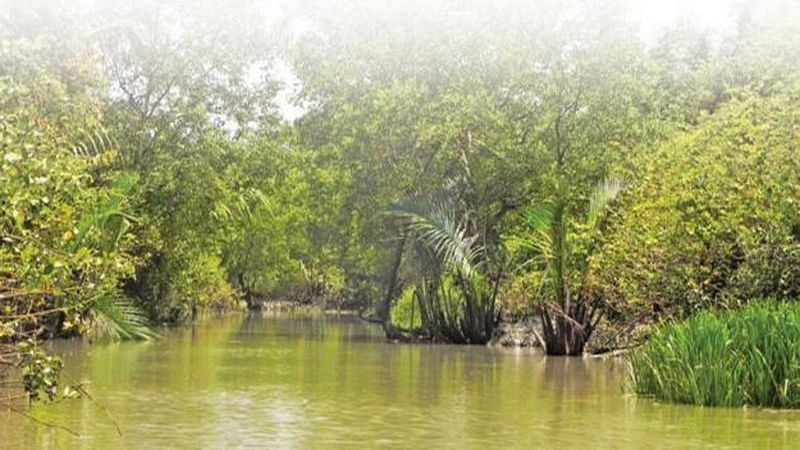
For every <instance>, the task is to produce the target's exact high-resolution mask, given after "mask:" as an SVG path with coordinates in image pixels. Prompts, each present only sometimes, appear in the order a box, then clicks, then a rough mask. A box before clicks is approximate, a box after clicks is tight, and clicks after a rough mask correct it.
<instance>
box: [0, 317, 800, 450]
mask: <svg viewBox="0 0 800 450" xmlns="http://www.w3.org/2000/svg"><path fill="white" fill-rule="evenodd" d="M57 350H58V351H59V352H62V353H63V355H64V358H65V362H66V365H67V369H66V370H67V372H68V373H69V374H70V376H71V377H72V378H75V379H76V380H81V381H88V382H89V389H90V391H91V393H92V394H93V395H94V397H95V398H96V399H97V401H98V402H99V403H100V404H102V405H103V406H105V407H106V408H107V410H108V411H109V412H110V413H111V415H112V416H113V417H114V418H115V420H116V421H117V422H118V423H119V426H120V427H121V429H122V431H123V435H122V436H118V435H117V432H116V429H115V427H114V424H113V423H112V422H111V421H110V420H109V419H108V418H107V416H106V414H105V413H104V412H103V410H102V409H101V408H99V407H98V406H97V405H96V404H94V403H93V402H91V401H87V400H85V399H84V400H70V401H65V402H61V403H58V404H55V405H36V406H34V407H33V408H32V410H31V413H32V414H33V415H35V416H36V417H39V418H41V419H44V420H48V421H54V422H58V423H60V424H63V425H65V426H68V427H69V428H71V429H73V430H76V431H77V432H79V433H80V434H81V437H80V438H75V437H72V436H70V435H69V434H67V433H65V432H63V431H55V430H52V429H48V428H46V427H42V426H40V425H36V424H35V423H32V422H30V421H28V420H27V419H25V418H23V417H21V416H19V415H17V414H13V413H9V412H7V411H0V448H10V449H15V448H59V449H61V448H137V449H139V448H201V447H202V448H230V447H234V448H236V447H246V448H249V447H252V448H309V447H311V448H321V447H325V448H329V447H337V448H352V447H366V448H371V447H376V446H386V447H396V448H430V447H439V448H486V447H490V446H499V447H516V448H532V447H533V448H570V449H574V448H698V447H705V448H791V447H793V446H800V413H799V412H787V411H764V410H754V409H714V408H697V407H691V406H678V405H666V404H658V403H656V402H653V401H650V400H646V399H637V398H634V397H631V396H629V395H626V394H625V392H624V389H623V385H624V382H625V369H624V367H623V366H622V364H621V363H620V362H618V361H617V362H607V361H599V360H592V359H582V358H554V357H544V356H542V355H540V354H538V353H536V352H534V351H530V350H521V349H495V348H487V347H482V346H445V345H405V344H389V343H386V342H385V341H384V340H383V336H382V334H381V333H380V331H379V330H378V329H377V328H374V327H372V326H370V325H367V324H364V323H361V322H359V321H358V320H357V319H354V318H350V317H333V316H321V317H313V318H312V317H301V316H291V315H282V316H264V317H261V316H249V317H226V318H220V319H209V320H207V321H205V322H203V323H201V324H200V325H197V326H195V327H193V328H184V329H173V330H169V331H166V332H164V338H163V339H161V340H158V341H155V342H149V343H137V342H124V343H118V344H110V345H93V346H89V345H86V344H84V343H81V342H76V341H73V342H62V343H59V344H58V345H57Z"/></svg>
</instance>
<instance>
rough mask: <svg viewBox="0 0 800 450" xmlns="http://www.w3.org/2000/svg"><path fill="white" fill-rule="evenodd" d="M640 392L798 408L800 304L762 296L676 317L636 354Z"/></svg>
mask: <svg viewBox="0 0 800 450" xmlns="http://www.w3.org/2000/svg"><path fill="white" fill-rule="evenodd" d="M630 365H631V374H632V381H633V389H634V390H635V392H636V393H637V394H640V395H649V396H653V397H655V398H658V399H661V400H666V401H671V402H678V403H689V404H696V405H706V406H742V405H756V406H764V407H781V408H797V407H800V305H798V304H795V303H779V302H776V301H774V300H763V301H756V302H752V303H750V304H749V305H748V306H746V307H744V308H741V309H738V310H733V311H704V312H701V313H698V314H695V315H693V316H691V317H690V318H688V319H687V320H685V321H683V322H672V323H669V324H667V325H666V326H664V327H663V328H661V329H660V330H659V331H658V332H656V333H655V334H654V335H653V336H652V338H651V339H650V340H649V342H647V344H645V345H644V346H643V347H640V348H638V349H636V350H635V351H633V352H632V353H631V355H630Z"/></svg>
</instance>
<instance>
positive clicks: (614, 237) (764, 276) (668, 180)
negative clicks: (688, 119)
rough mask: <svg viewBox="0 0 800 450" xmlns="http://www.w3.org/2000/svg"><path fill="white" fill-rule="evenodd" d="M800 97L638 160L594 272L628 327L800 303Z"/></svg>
mask: <svg viewBox="0 0 800 450" xmlns="http://www.w3.org/2000/svg"><path fill="white" fill-rule="evenodd" d="M798 96H800V88H795V90H789V91H788V92H786V93H784V94H781V95H776V96H775V97H773V98H759V97H753V98H749V97H747V96H744V97H745V98H744V99H742V100H737V101H732V102H730V103H729V104H728V105H727V106H725V107H724V108H722V109H721V110H720V111H719V112H717V113H716V114H715V115H714V116H712V117H711V118H709V119H707V120H706V121H705V123H703V124H702V125H701V126H699V127H698V128H697V129H696V130H694V131H691V132H688V133H684V134H680V135H678V136H676V137H675V138H674V139H671V140H669V141H667V142H665V143H663V144H662V145H658V146H656V147H655V148H650V149H648V150H647V151H646V152H642V153H641V154H640V155H639V156H637V158H640V159H638V160H636V161H634V162H633V164H632V167H635V169H632V170H631V172H630V173H628V174H627V175H626V178H629V179H630V183H629V186H630V188H629V189H628V190H627V191H626V192H625V193H624V194H623V196H622V197H623V198H622V199H621V202H622V203H621V205H620V208H619V211H620V212H619V213H618V215H617V216H616V217H615V218H614V219H613V220H612V225H611V229H612V230H613V231H612V232H611V233H610V234H609V237H608V242H606V244H605V245H604V246H603V248H602V250H601V252H600V253H599V254H597V255H596V258H595V260H594V261H593V264H596V266H597V270H596V271H595V273H596V274H597V279H596V280H595V281H596V282H597V284H598V286H596V287H597V288H598V289H602V290H603V292H604V296H605V297H606V298H608V299H609V301H610V303H612V306H613V309H614V312H615V313H616V314H619V315H621V316H622V319H623V320H627V321H629V322H639V323H641V322H642V321H643V320H644V319H646V318H648V317H650V316H654V317H655V318H658V317H659V316H662V317H674V316H682V317H685V316H686V315H688V314H691V313H693V312H695V311H697V310H699V309H703V308H708V307H720V306H725V307H735V306H738V305H741V304H743V303H746V302H747V300H748V299H751V298H766V297H774V298H777V299H793V298H797V297H798V296H800V209H798V207H797V205H798V202H800V183H798V170H797V168H798V165H800V152H798V151H797V129H798V128H797V127H798V126H799V125H800V115H798V114H797V113H796V112H795V111H794V109H793V108H792V107H791V106H790V105H794V104H796V102H797V100H798V98H800V97H798Z"/></svg>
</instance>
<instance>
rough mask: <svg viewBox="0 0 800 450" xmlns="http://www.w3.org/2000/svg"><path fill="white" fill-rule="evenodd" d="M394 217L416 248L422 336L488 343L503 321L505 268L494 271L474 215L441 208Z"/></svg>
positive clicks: (403, 238) (401, 212) (408, 211)
mask: <svg viewBox="0 0 800 450" xmlns="http://www.w3.org/2000/svg"><path fill="white" fill-rule="evenodd" d="M390 214H391V215H393V216H394V217H397V218H399V219H400V220H401V221H402V223H403V231H402V234H401V242H403V245H405V242H406V240H408V238H411V240H412V241H413V242H414V243H415V244H416V251H415V256H416V258H415V263H416V269H417V270H418V272H419V274H420V276H419V277H418V279H417V283H416V286H415V291H414V295H415V299H416V301H417V304H418V306H419V311H420V317H421V320H422V330H421V334H423V335H425V336H427V337H429V338H430V339H432V340H435V341H439V342H450V343H469V344H482V343H486V342H487V341H488V340H489V339H490V338H491V336H492V332H493V331H494V328H495V326H496V325H497V322H498V319H499V307H498V305H497V302H496V298H497V292H498V287H499V282H500V278H501V277H502V267H501V268H498V269H496V271H494V272H492V260H491V258H490V255H489V252H488V251H487V249H486V247H485V245H483V244H482V243H481V242H480V236H481V234H479V233H477V232H474V231H473V230H474V229H476V228H477V227H476V226H474V221H470V220H468V217H469V214H465V215H464V216H463V217H462V218H461V219H460V220H459V219H457V217H456V212H455V211H454V209H452V208H448V207H447V206H445V205H442V204H436V205H433V206H430V207H428V208H426V209H425V210H413V209H411V208H395V209H393V210H391V211H390ZM396 262H397V264H396V265H399V263H400V262H399V259H398V260H397V261H396ZM396 270H397V268H396V267H395V271H396ZM394 287H395V286H394V284H392V285H391V286H390V289H393V288H394ZM385 328H386V327H385ZM394 331H396V330H394Z"/></svg>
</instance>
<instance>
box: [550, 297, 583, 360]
mask: <svg viewBox="0 0 800 450" xmlns="http://www.w3.org/2000/svg"><path fill="white" fill-rule="evenodd" d="M577 309H578V310H577V311H572V314H570V315H569V316H570V317H569V318H567V317H564V316H563V315H555V316H552V315H551V314H550V313H549V312H548V311H547V309H545V308H542V310H541V312H540V317H541V319H542V331H543V339H544V350H545V353H547V354H548V355H567V356H577V355H581V354H583V349H584V347H585V346H586V342H588V341H589V337H590V336H591V334H592V328H593V324H592V323H591V322H590V321H589V320H587V317H585V316H587V315H586V314H584V312H583V310H584V309H585V308H583V307H581V308H577Z"/></svg>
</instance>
